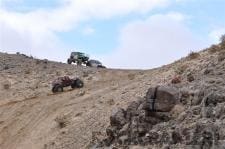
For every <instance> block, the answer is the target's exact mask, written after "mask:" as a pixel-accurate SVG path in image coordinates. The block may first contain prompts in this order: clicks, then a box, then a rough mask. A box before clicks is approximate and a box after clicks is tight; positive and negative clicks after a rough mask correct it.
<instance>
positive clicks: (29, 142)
mask: <svg viewBox="0 0 225 149" xmlns="http://www.w3.org/2000/svg"><path fill="white" fill-rule="evenodd" d="M219 48H221V47H219ZM219 56H221V49H220V50H219V51H217V50H212V49H208V50H205V51H202V52H200V54H198V55H197V56H196V57H191V56H189V57H187V58H183V59H181V60H179V61H177V62H175V63H173V64H170V65H167V66H163V67H161V68H157V69H153V70H145V71H144V70H111V69H95V68H86V67H77V66H74V65H73V66H71V65H67V64H62V63H57V62H50V61H47V60H37V59H33V58H30V57H26V56H23V55H9V54H4V53H0V85H1V86H0V88H1V90H0V148H2V149H41V148H43V149H44V148H48V149H51V148H52V149H76V148H77V149H80V148H88V147H89V143H90V141H91V140H92V139H94V138H93V137H94V136H95V134H96V133H97V134H102V135H104V132H105V128H106V127H107V126H108V125H109V116H110V113H111V110H112V109H113V108H115V107H124V108H125V107H126V106H127V105H128V103H129V102H131V101H134V100H137V98H139V97H143V96H144V95H145V93H146V91H147V89H148V88H149V87H151V86H155V85H162V84H170V82H171V79H172V78H173V77H174V76H176V75H181V77H182V83H181V84H180V86H185V85H186V84H188V83H189V82H188V81H187V79H186V75H187V73H189V72H192V73H193V75H194V77H195V79H196V80H197V81H196V82H198V83H197V84H194V83H193V85H192V86H193V87H197V86H200V83H199V82H202V83H207V81H210V79H211V80H212V82H213V81H214V82H219V83H218V84H219V85H218V84H217V86H216V87H217V88H218V87H221V90H224V85H225V84H224V83H225V82H224V76H225V75H224V71H225V68H224V65H225V64H224V61H223V60H222V61H220V63H218V58H219ZM211 65H212V66H211ZM217 66H218V68H217ZM208 67H210V68H211V67H212V68H214V69H216V70H220V71H218V74H213V75H211V76H207V78H205V77H204V76H203V72H204V71H205V69H206V68H208ZM219 73H220V74H219ZM64 75H69V76H71V77H73V76H79V77H80V78H82V79H83V80H84V83H85V86H84V88H82V89H75V90H71V89H70V88H67V89H66V91H65V92H63V93H59V94H52V93H51V81H52V80H53V79H54V78H57V77H58V76H64ZM186 108H187V107H186ZM60 121H62V122H63V123H65V127H63V128H60V126H59V122H60Z"/></svg>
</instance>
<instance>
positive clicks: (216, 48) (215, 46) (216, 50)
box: [208, 45, 220, 54]
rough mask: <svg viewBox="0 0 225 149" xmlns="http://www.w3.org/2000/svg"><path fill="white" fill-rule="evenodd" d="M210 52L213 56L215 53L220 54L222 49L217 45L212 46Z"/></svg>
mask: <svg viewBox="0 0 225 149" xmlns="http://www.w3.org/2000/svg"><path fill="white" fill-rule="evenodd" d="M208 50H209V53H211V54H213V53H216V52H218V51H219V50H220V48H219V46H217V45H212V46H211V47H210V48H209V49H208Z"/></svg>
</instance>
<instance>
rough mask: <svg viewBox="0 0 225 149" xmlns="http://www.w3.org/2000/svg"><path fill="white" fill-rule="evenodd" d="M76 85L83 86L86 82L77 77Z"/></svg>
mask: <svg viewBox="0 0 225 149" xmlns="http://www.w3.org/2000/svg"><path fill="white" fill-rule="evenodd" d="M74 85H75V87H77V88H82V87H83V86H84V82H83V81H82V80H80V79H76V80H75V84H74Z"/></svg>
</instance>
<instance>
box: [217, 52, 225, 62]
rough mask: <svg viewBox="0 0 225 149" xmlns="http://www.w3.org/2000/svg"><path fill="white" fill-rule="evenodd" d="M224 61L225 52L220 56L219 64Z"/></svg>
mask: <svg viewBox="0 0 225 149" xmlns="http://www.w3.org/2000/svg"><path fill="white" fill-rule="evenodd" d="M223 60H225V51H223V52H221V53H220V54H219V55H218V61H219V62H222V61H223Z"/></svg>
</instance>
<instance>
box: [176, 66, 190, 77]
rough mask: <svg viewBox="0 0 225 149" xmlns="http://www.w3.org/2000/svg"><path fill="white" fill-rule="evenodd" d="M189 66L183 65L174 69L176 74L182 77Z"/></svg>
mask: <svg viewBox="0 0 225 149" xmlns="http://www.w3.org/2000/svg"><path fill="white" fill-rule="evenodd" d="M187 68H188V65H186V64H183V65H178V66H177V67H175V68H174V71H175V73H176V74H178V75H181V74H183V73H184V72H185V70H187Z"/></svg>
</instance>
